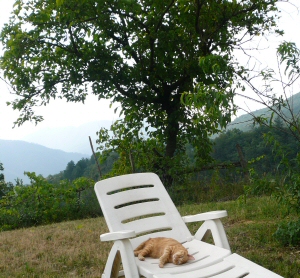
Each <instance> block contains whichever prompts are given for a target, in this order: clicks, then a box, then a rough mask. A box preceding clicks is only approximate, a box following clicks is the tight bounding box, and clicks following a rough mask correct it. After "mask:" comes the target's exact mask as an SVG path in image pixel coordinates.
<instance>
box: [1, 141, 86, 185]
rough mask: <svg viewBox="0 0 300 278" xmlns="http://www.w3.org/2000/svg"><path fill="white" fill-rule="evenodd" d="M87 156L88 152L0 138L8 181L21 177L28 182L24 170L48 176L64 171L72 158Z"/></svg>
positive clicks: (2, 158)
mask: <svg viewBox="0 0 300 278" xmlns="http://www.w3.org/2000/svg"><path fill="white" fill-rule="evenodd" d="M87 157H88V155H86V154H81V153H75V152H65V151H62V150H58V149H51V148H48V147H45V146H42V145H39V144H36V143H29V142H25V141H22V140H4V139H0V162H1V163H2V164H3V167H4V172H3V173H4V177H5V181H6V182H13V183H14V181H15V180H16V179H17V178H19V179H22V180H23V182H24V184H27V183H28V182H29V179H28V177H27V176H25V175H24V172H35V173H36V174H37V175H42V176H44V177H47V176H49V175H53V174H58V173H59V172H61V171H63V170H64V169H65V168H66V166H67V164H68V162H70V161H71V160H73V161H74V162H75V163H76V162H77V161H79V160H80V159H82V158H87Z"/></svg>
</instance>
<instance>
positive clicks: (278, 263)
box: [0, 197, 300, 278]
mask: <svg viewBox="0 0 300 278" xmlns="http://www.w3.org/2000/svg"><path fill="white" fill-rule="evenodd" d="M178 209H179V211H180V213H181V214H182V215H188V214H196V213H200V212H205V211H210V210H219V209H226V210H227V211H228V214H229V217H227V218H224V219H223V224H224V226H225V230H226V232H227V236H228V239H229V243H230V245H231V249H232V251H233V252H236V253H238V254H240V255H242V256H244V257H246V258H248V259H250V260H252V261H254V262H256V263H258V264H260V265H262V266H264V267H266V268H268V269H270V270H272V271H274V272H276V273H278V274H280V275H282V276H284V277H286V278H296V277H300V248H299V247H298V248H295V247H282V246H280V245H279V244H278V243H277V242H276V241H275V240H274V238H273V236H272V235H273V233H274V232H275V231H276V227H277V224H278V223H279V222H280V221H282V220H283V219H284V214H283V213H281V211H283V208H280V207H279V206H278V204H277V203H275V202H274V201H272V200H270V199H269V198H266V197H262V198H251V199H248V200H247V202H243V201H239V200H238V201H228V202H218V203H207V204H200V205H197V204H193V205H183V206H181V207H179V208H178ZM198 227H199V223H196V224H195V223H193V224H190V225H189V228H190V230H191V231H192V232H193V233H194V232H195V231H196V230H197V228H198ZM107 231H108V230H107V227H106V224H105V221H104V219H103V218H94V219H86V220H77V221H70V222H63V223H58V224H52V225H47V226H39V227H32V228H28V229H20V230H15V231H8V232H1V233H0V277H5V278H6V277H101V273H102V270H103V268H104V265H105V262H106V258H107V255H108V252H109V250H110V246H111V245H110V243H102V242H100V240H99V236H100V234H102V233H105V232H107ZM128 278H130V277H128ZM266 278H267V277H266Z"/></svg>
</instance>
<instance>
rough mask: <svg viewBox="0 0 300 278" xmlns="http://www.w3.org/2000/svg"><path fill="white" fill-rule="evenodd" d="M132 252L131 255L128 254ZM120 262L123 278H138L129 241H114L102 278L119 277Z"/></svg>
mask: <svg viewBox="0 0 300 278" xmlns="http://www.w3.org/2000/svg"><path fill="white" fill-rule="evenodd" d="M131 250H132V254H130V252H131ZM121 261H122V265H123V272H124V274H125V277H130V278H139V277H140V275H139V273H138V269H137V266H136V263H135V258H134V254H133V249H132V246H131V243H130V241H129V240H117V241H115V243H114V245H113V247H112V249H111V251H110V253H109V256H108V259H107V262H106V266H105V269H104V273H103V274H102V278H117V277H119V270H120V263H121Z"/></svg>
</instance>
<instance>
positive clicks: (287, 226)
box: [274, 220, 300, 246]
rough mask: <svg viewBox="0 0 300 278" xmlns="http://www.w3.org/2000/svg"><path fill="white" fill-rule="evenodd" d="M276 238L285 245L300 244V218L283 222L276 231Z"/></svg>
mask: <svg viewBox="0 0 300 278" xmlns="http://www.w3.org/2000/svg"><path fill="white" fill-rule="evenodd" d="M274 235H275V237H276V239H277V240H278V241H279V242H280V243H281V244H283V245H285V246H287V245H292V246H296V245H298V246H299V245H300V220H298V221H290V222H287V223H281V224H280V225H279V227H278V229H277V231H276V232H275V234H274Z"/></svg>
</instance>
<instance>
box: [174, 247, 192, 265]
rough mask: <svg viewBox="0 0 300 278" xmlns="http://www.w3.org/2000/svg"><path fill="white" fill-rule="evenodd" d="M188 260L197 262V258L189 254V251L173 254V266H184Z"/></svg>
mask: <svg viewBox="0 0 300 278" xmlns="http://www.w3.org/2000/svg"><path fill="white" fill-rule="evenodd" d="M188 260H195V258H194V257H193V256H192V255H190V254H188V251H187V250H180V251H178V252H176V253H174V254H173V264H176V265H179V264H184V263H186V262H187V261H188Z"/></svg>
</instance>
